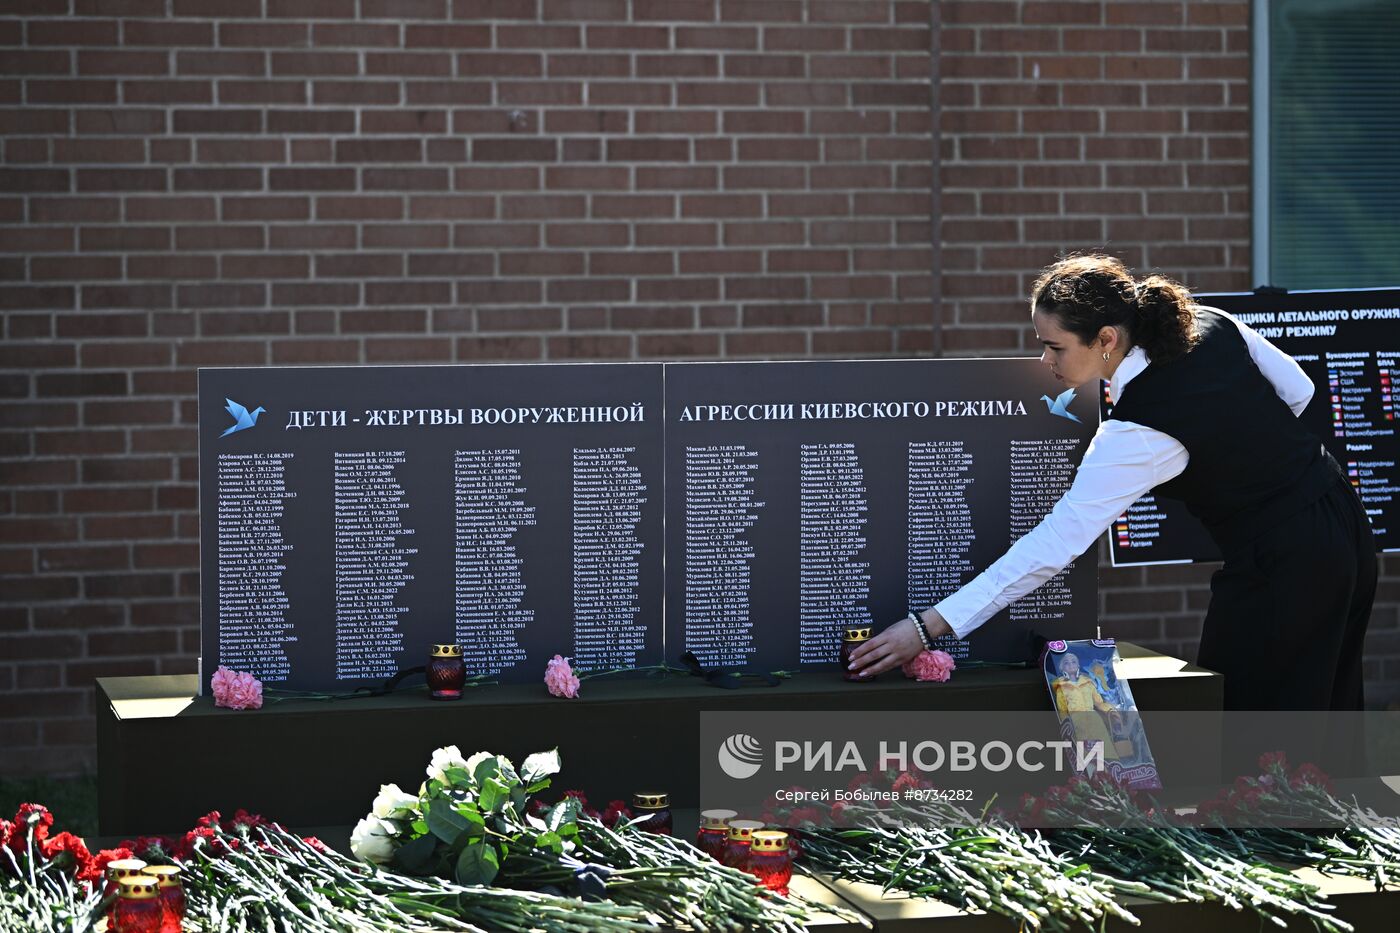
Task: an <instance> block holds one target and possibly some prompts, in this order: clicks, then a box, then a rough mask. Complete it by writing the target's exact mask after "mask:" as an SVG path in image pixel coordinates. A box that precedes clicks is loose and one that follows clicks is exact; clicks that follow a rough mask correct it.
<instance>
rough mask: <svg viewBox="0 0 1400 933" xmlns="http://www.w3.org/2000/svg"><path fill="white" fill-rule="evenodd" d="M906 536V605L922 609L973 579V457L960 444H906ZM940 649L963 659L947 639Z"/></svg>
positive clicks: (961, 647) (962, 649)
mask: <svg viewBox="0 0 1400 933" xmlns="http://www.w3.org/2000/svg"><path fill="white" fill-rule="evenodd" d="M908 475H909V533H908V543H907V547H906V555H907V557H906V559H907V561H908V580H909V606H910V608H911V609H915V610H922V609H926V608H928V607H930V606H933V605H935V604H937V603H938V602H939V601H940V600H942V599H944V598H945V597H947V596H950V595H952V594H953V593H955V592H957V591H958V589H960V588H961V587H962V586H963V585H964V584H965V583H967V582H968V581H969V580H971V579H972V578H973V576H975V574H974V568H973V565H972V560H971V559H970V556H969V555H970V553H971V550H972V544H973V542H974V541H975V540H976V538H977V536H976V534H975V532H974V531H973V527H972V505H971V503H970V502H969V499H968V489H969V487H970V486H972V484H973V482H974V479H973V476H972V455H971V454H970V453H968V452H967V445H966V444H965V443H964V442H963V441H912V442H910V444H909V466H908ZM939 647H940V648H941V649H942V650H944V651H947V652H948V653H949V654H952V655H953V656H954V657H955V658H961V657H966V656H967V655H968V654H969V651H970V648H969V646H968V644H967V643H966V642H962V641H959V640H958V639H957V638H954V637H952V636H948V637H946V638H942V639H939Z"/></svg>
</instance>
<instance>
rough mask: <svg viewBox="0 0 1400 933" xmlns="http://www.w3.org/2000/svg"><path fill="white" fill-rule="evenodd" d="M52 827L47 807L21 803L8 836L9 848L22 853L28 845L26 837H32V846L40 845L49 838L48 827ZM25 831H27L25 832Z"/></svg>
mask: <svg viewBox="0 0 1400 933" xmlns="http://www.w3.org/2000/svg"><path fill="white" fill-rule="evenodd" d="M52 825H53V814H52V813H50V812H49V809H48V807H45V806H43V805H42V804H37V803H22V804H20V805H19V810H18V811H16V813H15V825H14V829H13V830H12V831H11V834H10V848H12V849H14V850H15V851H16V852H23V851H24V849H25V847H26V846H27V845H28V843H27V841H26V840H27V837H28V836H29V834H30V833H33V835H34V845H35V846H38V845H40V844H41V843H42V842H43V841H44V840H45V839H47V838H49V827H50V826H52ZM26 830H27V831H26Z"/></svg>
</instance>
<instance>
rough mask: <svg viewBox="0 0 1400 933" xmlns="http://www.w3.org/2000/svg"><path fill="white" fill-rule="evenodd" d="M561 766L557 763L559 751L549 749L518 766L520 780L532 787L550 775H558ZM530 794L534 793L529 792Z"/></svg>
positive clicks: (536, 753)
mask: <svg viewBox="0 0 1400 933" xmlns="http://www.w3.org/2000/svg"><path fill="white" fill-rule="evenodd" d="M561 767H563V765H562V764H561V763H560V761H559V749H557V748H555V749H551V750H550V751H547V752H535V754H533V755H531V756H530V757H528V758H526V759H525V762H524V764H522V765H521V766H520V779H521V780H522V781H524V782H525V783H526V784H531V785H533V784H534V783H535V782H536V781H539V780H541V779H542V778H547V777H549V776H550V775H551V774H558V773H559V769H560V768H561ZM530 793H532V794H533V793H536V791H534V790H531V791H530Z"/></svg>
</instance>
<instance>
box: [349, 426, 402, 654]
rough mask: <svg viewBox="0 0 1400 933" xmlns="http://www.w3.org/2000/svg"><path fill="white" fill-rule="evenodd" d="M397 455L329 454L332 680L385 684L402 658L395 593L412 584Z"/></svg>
mask: <svg viewBox="0 0 1400 933" xmlns="http://www.w3.org/2000/svg"><path fill="white" fill-rule="evenodd" d="M407 459H408V458H407V457H406V456H405V454H404V451H402V450H369V451H336V453H335V676H336V679H337V680H355V679H360V678H374V679H379V678H387V677H392V676H394V674H396V673H398V670H399V667H400V666H401V662H402V660H403V652H404V638H403V630H404V622H405V621H406V620H404V619H403V618H402V617H403V616H406V615H407V614H408V613H409V608H408V607H407V606H401V605H399V602H400V599H399V596H400V591H401V590H402V589H403V588H404V586H406V585H407V584H408V583H409V582H411V581H412V580H413V574H411V573H409V572H408V570H409V565H410V560H409V558H411V557H412V556H413V555H415V554H417V553H418V548H416V547H407V546H404V539H409V540H413V539H412V537H411V536H412V535H413V534H414V533H415V532H414V529H412V528H409V527H406V526H405V525H404V519H405V518H406V516H405V515H404V513H405V512H407V511H409V509H410V506H409V503H408V497H407V496H406V495H405V494H404V488H403V486H402V485H401V484H400V483H399V479H398V475H397V474H398V470H399V468H400V467H402V466H403V464H404V463H405V462H407Z"/></svg>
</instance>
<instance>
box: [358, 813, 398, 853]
mask: <svg viewBox="0 0 1400 933" xmlns="http://www.w3.org/2000/svg"><path fill="white" fill-rule="evenodd" d="M394 848H395V846H394V829H393V827H392V826H389V825H388V824H387V823H385V822H384V821H383V820H381V819H380V818H379V817H377V816H374V815H373V814H371V815H369V816H367V817H365V818H364V819H362V820H360V822H359V823H357V824H356V825H355V829H354V831H353V832H352V833H350V851H351V852H352V853H354V855H355V858H357V859H360V860H361V861H365V862H374V863H375V864H376V865H384V864H387V863H388V861H389V860H390V859H392V858H393V857H394Z"/></svg>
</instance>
